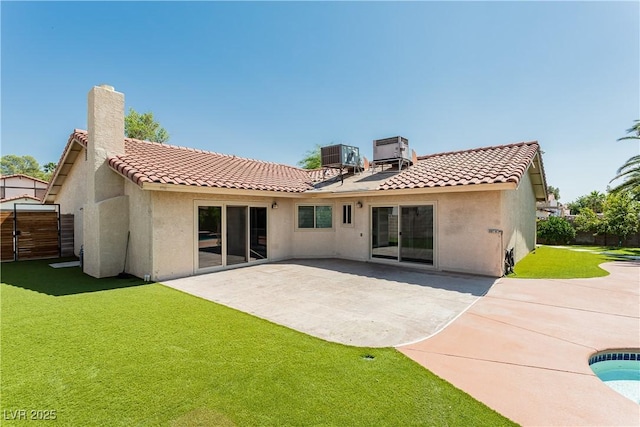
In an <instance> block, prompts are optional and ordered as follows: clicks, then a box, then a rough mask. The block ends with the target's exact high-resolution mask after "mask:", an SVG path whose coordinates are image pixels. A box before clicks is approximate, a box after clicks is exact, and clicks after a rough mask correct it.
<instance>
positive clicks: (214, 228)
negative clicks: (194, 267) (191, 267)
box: [198, 206, 222, 268]
mask: <svg viewBox="0 0 640 427" xmlns="http://www.w3.org/2000/svg"><path fill="white" fill-rule="evenodd" d="M219 265H222V208H221V207H220V206H200V207H198V268H207V267H215V266H219Z"/></svg>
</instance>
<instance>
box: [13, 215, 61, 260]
mask: <svg viewBox="0 0 640 427" xmlns="http://www.w3.org/2000/svg"><path fill="white" fill-rule="evenodd" d="M53 207H54V208H55V210H40V209H37V210H36V209H34V210H28V211H27V210H24V209H27V208H21V209H18V207H17V205H16V208H15V209H14V211H13V212H2V213H1V219H2V236H1V237H2V245H1V250H2V254H1V258H2V261H10V260H16V261H17V260H26V259H40V258H58V257H60V256H61V252H60V251H61V246H60V217H59V214H58V211H59V206H58V205H54V206H53Z"/></svg>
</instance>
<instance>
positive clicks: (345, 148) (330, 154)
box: [320, 144, 360, 169]
mask: <svg viewBox="0 0 640 427" xmlns="http://www.w3.org/2000/svg"><path fill="white" fill-rule="evenodd" d="M320 157H321V159H322V167H323V168H340V169H342V168H344V167H350V168H356V167H359V166H360V149H359V148H358V147H354V146H351V145H344V144H338V145H330V146H328V147H321V148H320Z"/></svg>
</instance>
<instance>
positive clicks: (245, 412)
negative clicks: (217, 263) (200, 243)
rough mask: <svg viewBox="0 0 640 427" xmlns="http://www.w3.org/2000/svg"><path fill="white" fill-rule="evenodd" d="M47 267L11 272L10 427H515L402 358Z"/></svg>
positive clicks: (6, 267)
mask: <svg viewBox="0 0 640 427" xmlns="http://www.w3.org/2000/svg"><path fill="white" fill-rule="evenodd" d="M47 264H48V262H45V261H28V262H19V263H9V264H2V282H3V284H2V285H1V288H0V289H1V292H2V294H1V309H2V312H1V315H2V319H1V320H2V322H1V332H2V336H1V345H2V360H1V364H0V368H1V372H2V378H1V385H2V401H1V409H2V410H3V412H2V413H3V414H5V415H4V416H3V422H2V425H24V424H25V422H24V421H11V420H7V416H6V413H7V412H8V411H17V410H20V409H25V410H27V415H29V411H30V410H54V411H56V412H55V413H56V421H55V424H56V425H60V426H94V425H95V426H102V425H109V426H136V425H145V426H147V425H166V426H195V425H208V426H209V425H223V426H225V425H241V426H251V425H261V426H262V425H340V426H347V425H348V426H357V425H363V426H371V425H376V426H378V425H394V426H395V425H443V426H445V425H446V426H456V425H459V426H467V425H491V426H500V425H513V423H512V422H511V421H509V420H508V419H506V418H504V417H502V416H501V415H499V414H498V413H496V412H494V411H493V410H491V409H489V408H488V407H486V406H485V405H483V404H482V403H480V402H478V401H476V400H474V399H473V398H472V397H470V396H469V395H467V394H466V393H464V392H462V391H460V390H458V389H456V388H455V387H453V386H452V385H451V384H449V383H447V382H446V381H444V380H442V379H440V378H438V377H437V376H435V375H433V374H432V373H430V372H429V371H427V370H426V369H424V368H422V367H421V366H419V365H418V364H416V363H414V362H413V361H411V360H410V359H408V358H406V357H405V356H403V355H402V354H401V353H399V352H398V351H396V350H394V349H391V348H386V349H370V348H356V347H349V346H344V345H340V344H333V343H328V342H326V341H322V340H320V339H316V338H313V337H310V336H308V335H305V334H302V333H298V332H295V331H293V330H290V329H288V328H285V327H281V326H278V325H274V324H272V323H270V322H267V321H264V320H261V319H258V318H255V317H253V316H250V315H248V314H245V313H241V312H239V311H235V310H232V309H230V308H227V307H224V306H221V305H217V304H214V303H212V302H208V301H205V300H202V299H199V298H196V297H193V296H190V295H187V294H184V293H181V292H178V291H176V290H173V289H170V288H167V287H164V286H162V285H160V284H144V283H142V282H141V281H140V280H138V279H115V278H113V279H100V280H97V279H93V278H91V277H88V276H85V275H83V274H82V273H81V272H80V271H79V269H78V268H66V269H52V268H50V267H48V265H47ZM365 356H373V357H374V359H370V358H368V357H365ZM5 411H6V412H5ZM10 413H15V412H10ZM47 422H48V423H51V421H47ZM31 424H36V425H37V424H38V423H37V422H30V425H31Z"/></svg>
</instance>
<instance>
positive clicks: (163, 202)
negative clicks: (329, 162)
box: [127, 176, 535, 280]
mask: <svg viewBox="0 0 640 427" xmlns="http://www.w3.org/2000/svg"><path fill="white" fill-rule="evenodd" d="M134 187H135V186H133V187H132V188H131V189H130V190H128V191H127V194H128V195H129V196H130V197H131V228H132V246H130V249H131V250H134V249H133V248H134V247H135V248H136V249H135V252H136V255H135V256H136V257H139V259H136V260H135V261H134V259H133V258H130V263H131V264H130V265H131V268H132V273H133V274H136V275H142V274H148V273H150V274H151V275H152V277H153V278H154V279H155V280H162V279H167V278H173V277H181V276H187V275H192V274H194V273H198V270H197V265H196V264H197V262H196V257H197V249H196V244H197V242H196V227H197V218H196V206H198V205H220V206H224V205H248V206H265V207H267V216H268V230H269V231H268V258H269V260H270V261H278V260H284V259H290V258H307V257H308V258H316V257H317V258H322V257H339V258H347V259H353V260H359V261H373V262H378V261H379V260H378V259H371V257H370V251H371V249H370V246H371V229H370V228H371V225H370V224H371V219H370V215H371V207H372V206H395V205H408V206H410V205H422V204H432V205H434V208H435V209H434V249H435V261H434V265H433V266H424V265H417V264H411V265H412V266H413V267H419V268H420V267H424V268H431V269H436V270H442V271H453V272H462V273H473V274H482V275H488V276H500V275H501V274H502V268H503V250H504V249H506V248H507V247H510V246H509V245H511V246H514V245H515V246H516V254H517V255H518V256H520V257H521V256H524V254H526V253H527V252H528V251H529V250H530V248H532V247H533V246H532V245H534V244H535V200H534V195H533V189H532V185H531V181H530V180H529V178H528V176H527V177H526V178H524V179H523V181H522V182H521V185H520V187H519V188H518V189H517V190H510V191H481V192H480V191H479V192H454V193H436V194H430V195H420V196H416V195H403V196H391V195H389V194H384V195H381V196H378V197H373V196H369V197H359V198H334V199H318V198H306V199H297V198H285V197H280V198H278V197H272V195H268V196H266V197H260V196H247V197H243V196H216V195H208V194H196V193H194V194H185V193H174V192H148V195H147V194H145V193H147V192H145V191H141V190H139V189H137V188H134ZM274 201H275V202H276V203H277V205H278V207H277V209H272V208H271V205H272V203H273V202H274ZM357 202H361V203H362V204H363V206H362V208H358V207H357ZM345 203H349V204H351V205H352V218H353V219H352V226H343V225H342V220H341V219H342V206H343V204H345ZM299 205H330V206H332V211H333V228H331V229H304V230H303V229H298V228H297V206H299ZM135 210H137V212H135V213H134V211H135ZM149 217H150V218H152V220H151V223H150V224H151V225H150V227H148V224H149V223H146V222H145V221H147V218H149ZM145 227H147V228H145ZM490 229H499V230H503V232H504V234H503V235H500V234H499V233H490V232H489V230H490ZM134 230H135V232H134ZM134 233H135V241H136V243H135V245H134V243H133V241H134V237H133V236H134ZM501 237H502V238H503V239H504V243H503V242H501ZM145 239H146V240H145ZM145 241H147V242H148V243H145ZM138 252H141V253H142V254H143V255H139V254H137V253H138ZM144 254H146V255H144ZM144 256H148V259H149V261H148V263H147V261H145V260H144ZM382 262H389V261H387V260H385V261H382ZM147 265H149V266H152V271H150V272H149V271H143V270H144V269H147ZM134 266H135V267H134ZM138 269H140V272H138Z"/></svg>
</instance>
